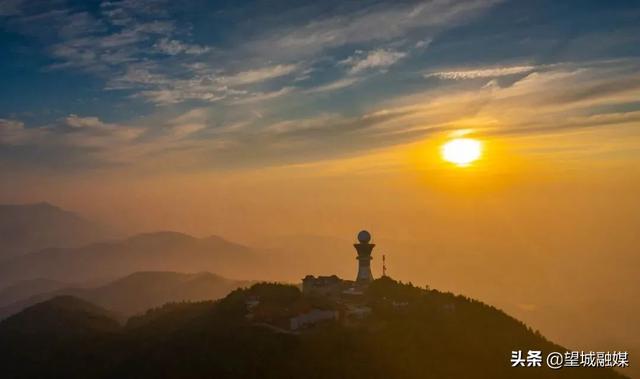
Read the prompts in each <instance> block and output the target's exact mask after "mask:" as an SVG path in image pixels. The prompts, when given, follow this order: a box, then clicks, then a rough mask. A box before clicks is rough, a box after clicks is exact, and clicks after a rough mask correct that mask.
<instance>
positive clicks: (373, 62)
mask: <svg viewBox="0 0 640 379" xmlns="http://www.w3.org/2000/svg"><path fill="white" fill-rule="evenodd" d="M406 56H407V53H403V52H400V51H393V50H385V49H376V50H372V51H369V52H367V53H364V52H363V51H361V50H358V51H356V53H355V54H354V55H352V56H350V57H349V58H347V59H345V60H342V61H340V64H342V65H346V66H349V67H350V69H349V72H350V73H352V74H357V73H359V72H361V71H365V70H369V69H385V68H388V67H389V66H391V65H393V64H395V63H396V62H398V61H399V60H400V59H402V58H404V57H406Z"/></svg>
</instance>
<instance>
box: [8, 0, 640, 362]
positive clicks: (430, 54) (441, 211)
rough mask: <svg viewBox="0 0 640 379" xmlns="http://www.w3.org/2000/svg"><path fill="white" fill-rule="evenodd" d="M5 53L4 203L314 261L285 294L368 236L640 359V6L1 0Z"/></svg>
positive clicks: (555, 327) (432, 278)
mask: <svg viewBox="0 0 640 379" xmlns="http://www.w3.org/2000/svg"><path fill="white" fill-rule="evenodd" d="M0 46H1V48H0V83H1V85H0V180H1V184H0V202H2V203H27V202H39V201H48V202H51V203H54V204H57V205H60V206H62V207H64V208H66V209H69V210H73V211H77V212H79V213H81V214H82V215H84V216H86V217H87V218H90V219H93V220H98V221H100V222H103V223H106V224H109V225H112V226H115V227H117V228H120V229H122V230H124V231H125V232H126V233H129V234H131V233H134V232H138V231H151V230H177V231H181V232H185V233H190V234H193V235H196V236H206V235H210V234H217V235H221V236H224V237H226V238H229V239H232V240H234V241H238V242H242V243H248V244H251V245H253V246H271V245H274V246H275V245H280V247H281V246H285V247H286V246H289V247H291V246H296V248H301V249H310V251H309V255H308V256H307V258H308V261H307V262H306V263H307V266H304V263H305V262H302V263H299V265H298V266H296V265H295V264H294V263H292V266H291V267H284V268H283V270H285V271H286V273H287V274H286V275H287V279H288V280H293V279H292V278H297V277H301V276H300V275H303V274H305V272H299V271H296V270H298V268H300V267H302V266H304V269H305V270H307V269H308V265H309V264H311V262H312V263H313V264H317V265H320V266H318V267H322V269H324V270H335V272H339V273H340V274H341V275H348V273H350V272H351V270H352V268H353V267H352V266H344V267H342V266H340V267H333V266H332V267H329V266H328V265H327V264H326V263H327V262H331V264H334V265H338V264H339V263H338V262H342V261H341V259H342V258H340V257H341V256H340V257H339V255H340V254H351V250H350V249H351V246H350V243H351V240H352V239H353V236H355V234H356V232H357V231H358V230H360V229H362V228H367V229H369V230H370V231H371V232H372V234H373V238H374V242H376V243H377V244H378V247H379V248H380V249H384V251H386V253H387V258H388V264H387V265H388V267H389V269H390V271H391V273H392V275H395V276H397V277H399V278H400V279H405V280H412V281H414V282H415V283H419V284H422V283H429V284H430V285H432V286H434V287H436V288H442V289H450V290H453V291H455V292H460V293H465V294H468V295H472V296H474V297H476V298H479V299H482V300H486V301H488V302H489V303H491V304H496V305H498V306H500V307H502V308H504V309H507V310H508V311H509V312H510V313H511V314H514V315H516V316H517V317H518V318H520V319H523V320H525V321H526V322H528V323H529V324H530V325H533V326H534V327H540V328H542V330H543V331H546V334H545V335H549V336H551V337H552V338H554V339H555V338H557V339H558V340H559V341H560V342H562V343H566V344H568V345H569V346H575V347H576V348H586V347H591V348H593V349H596V350H603V349H607V348H610V349H617V350H620V349H623V348H628V349H635V350H634V351H637V352H639V353H640V340H638V338H637V337H633V336H640V331H638V330H637V322H636V321H637V319H638V318H639V317H640V312H639V310H640V303H639V302H638V301H636V300H630V299H635V298H637V291H638V290H640V282H639V281H638V275H637V267H638V264H640V261H639V259H640V257H638V253H637V252H638V247H637V246H638V244H639V243H640V240H639V237H638V233H637V230H638V229H639V228H640V197H639V196H638V193H640V3H638V2H637V1H617V0H609V1H586V0H585V1H557V0H553V1H551V0H536V1H515V0H510V1H509V0H503V1H500V0H469V1H453V0H435V1H386V2H385V1H331V0H326V1H313V2H304V1H280V0H269V1H266V0H265V1H199V0H190V1H168V0H167V1H165V0H121V1H111V0H104V1H66V0H50V1H39V0H28V1H27V0H0ZM460 136H465V137H467V138H474V139H476V140H478V141H481V142H482V144H483V154H482V156H481V158H480V159H479V160H478V161H476V162H473V163H472V164H471V165H469V166H467V167H458V166H456V165H452V164H450V163H448V162H445V161H443V160H442V157H441V156H440V151H441V147H442V144H443V143H445V142H446V141H448V140H450V139H452V138H456V137H460ZM305 236H306V237H305ZM310 236H315V237H314V238H320V239H319V240H318V239H313V241H326V240H324V239H323V238H329V241H334V242H335V243H337V244H338V245H336V244H335V243H333V242H332V243H329V244H320V243H318V244H317V246H316V244H315V243H309V242H308V241H311V240H307V239H305V238H307V237H308V238H312V237H310ZM319 236H320V237H319ZM283 241H284V242H283ZM300 241H302V242H301V243H300ZM336 241H337V242H336ZM340 241H341V242H340ZM333 246H345V249H346V250H344V252H343V250H340V248H337V249H335V250H333ZM314 249H315V250H314ZM323 249H325V250H323ZM332 254H333V255H332ZM336 254H337V255H336ZM325 257H327V259H325ZM329 257H333V258H331V259H329ZM351 259H352V257H351V256H349V258H348V261H351ZM323 264H324V266H322V265H323ZM300 265H302V266H300ZM634 268H636V269H634ZM317 271H318V272H315V271H314V273H316V274H320V273H322V274H327V273H331V272H320V271H321V270H320V269H318V270H317ZM378 271H379V270H378V267H377V266H376V263H375V261H374V275H377V274H379V272H378ZM594 309H597V311H594ZM607 310H612V311H613V313H608V312H607ZM558 314H562V315H564V317H562V319H561V320H559V319H558V317H557V315H558ZM612 314H613V315H614V316H613V317H612ZM585 315H588V316H585ZM594 324H595V325H597V326H598V329H594ZM633 328H636V329H633ZM594 330H595V331H594ZM630 331H631V332H630ZM634 338H635V339H634Z"/></svg>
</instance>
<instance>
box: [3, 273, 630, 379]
mask: <svg viewBox="0 0 640 379" xmlns="http://www.w3.org/2000/svg"><path fill="white" fill-rule="evenodd" d="M249 300H252V301H254V303H253V306H252V307H251V308H249V307H248V305H247V304H248V301H249ZM53 301H55V299H54V300H53ZM77 301H79V300H76V302H77ZM256 301H257V304H256V303H255V302H256ZM353 301H356V302H357V303H359V304H360V305H366V306H368V307H369V308H370V309H371V313H370V314H369V315H368V316H366V317H364V318H353V319H349V318H345V317H343V318H342V319H341V320H340V321H328V322H325V323H324V324H319V325H317V326H315V327H312V328H309V329H305V330H304V331H302V332H292V331H289V330H287V329H286V325H287V321H288V320H289V317H291V316H295V315H297V314H299V313H300V312H305V311H308V310H309V309H311V308H323V309H329V310H337V311H339V312H343V311H344V309H343V307H344V304H343V303H340V302H336V301H333V300H331V299H329V298H321V297H308V296H305V295H303V294H302V293H301V292H300V291H299V289H298V288H297V287H295V286H290V285H282V284H268V283H260V284H256V285H254V286H252V287H251V288H248V289H242V290H236V291H234V292H232V293H231V294H229V295H228V296H226V297H225V298H224V299H221V300H219V301H215V302H214V301H206V302H197V303H176V304H168V305H165V306H163V307H161V308H157V309H153V310H150V311H148V312H147V313H146V314H144V315H140V316H136V317H133V318H131V319H130V320H129V321H128V322H127V323H126V325H124V326H122V327H116V325H117V324H115V321H113V320H111V321H106V320H105V319H104V317H105V316H104V313H101V312H86V313H85V314H84V315H83V316H79V315H78V313H72V314H73V315H74V317H75V318H74V317H71V316H69V314H70V312H69V310H68V309H62V310H60V311H59V312H60V313H61V315H60V316H55V315H54V314H52V313H55V309H53V310H52V307H50V306H47V307H44V309H42V308H43V307H41V306H40V305H36V306H33V307H31V308H29V309H27V310H25V311H23V312H21V313H19V314H18V315H15V316H13V317H11V318H10V319H7V320H5V321H3V322H0V338H3V339H2V340H3V342H5V341H10V343H3V344H0V367H1V369H0V370H2V373H3V374H4V375H3V377H5V378H18V377H38V378H53V377H64V378H86V377H91V378H157V377H163V378H300V377H305V378H400V379H404V378H427V377H428V378H432V379H440V378H442V379H444V378H447V379H458V378H459V379H463V378H464V379H467V378H487V379H489V378H491V379H517V378H531V379H533V378H536V379H546V378H566V379H573V378H575V379H621V378H624V376H622V375H620V374H618V373H616V372H615V371H613V370H611V369H605V368H566V369H561V370H550V369H548V368H546V367H517V368H512V367H511V364H510V359H511V351H513V350H521V349H525V350H527V349H530V350H540V351H542V352H544V353H548V352H553V351H565V349H564V348H563V347H561V346H558V345H556V344H554V343H552V342H550V341H548V340H546V339H545V338H544V337H543V336H542V335H541V334H540V333H538V332H536V331H533V330H531V329H530V328H528V327H527V326H526V325H524V324H523V323H521V322H519V321H518V320H516V319H514V318H512V317H510V316H508V315H507V314H505V313H504V312H502V311H500V310H498V309H496V308H494V307H491V306H488V305H486V304H483V303H481V302H478V301H475V300H471V299H468V298H465V297H462V296H455V295H453V294H450V293H442V292H439V291H435V290H424V289H420V288H417V287H413V286H411V285H406V284H401V283H398V282H395V281H393V280H391V279H389V278H381V279H378V280H376V281H375V282H374V283H372V285H371V286H370V287H369V289H368V290H367V291H366V293H365V294H364V295H363V296H361V298H358V299H356V300H353ZM45 304H46V303H45ZM83 307H86V306H82V307H80V306H78V307H73V308H83ZM33 313H36V315H33ZM38 313H41V314H43V316H42V318H44V319H45V320H47V319H50V318H57V319H60V318H62V319H64V320H67V321H68V320H71V319H74V320H75V321H74V323H78V325H81V326H82V327H81V329H82V330H85V331H89V332H90V336H89V337H90V338H87V333H85V334H78V333H76V332H75V331H74V328H73V327H70V326H71V325H69V324H68V323H65V324H64V325H65V326H68V327H66V328H58V326H57V325H55V324H51V323H42V322H41V318H39V317H36V316H38ZM27 316H28V317H27ZM93 318H97V319H99V320H102V321H103V322H104V324H101V326H99V327H93V323H92V322H91V321H90V320H92V319H93ZM16 320H17V321H16ZM18 321H19V322H18ZM87 325H91V326H92V327H87ZM32 331H34V332H32ZM53 332H55V333H57V334H58V335H59V338H58V339H56V340H52V341H51V342H50V343H43V341H45V339H44V336H48V335H51V334H52V333H53ZM15 336H19V338H16V337H15ZM60 341H63V342H60Z"/></svg>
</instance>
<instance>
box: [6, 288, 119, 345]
mask: <svg viewBox="0 0 640 379" xmlns="http://www.w3.org/2000/svg"><path fill="white" fill-rule="evenodd" d="M119 327H120V325H119V324H118V322H117V321H116V320H115V319H114V315H113V314H112V313H110V312H109V311H107V310H105V309H103V308H100V307H98V306H96V305H93V304H92V303H89V302H87V301H84V300H81V299H78V298H76V297H73V296H57V297H55V298H53V299H50V300H47V301H45V302H42V303H38V304H35V305H33V306H31V307H29V308H27V309H25V310H23V311H22V312H20V313H19V314H17V315H14V316H12V317H9V318H7V319H6V320H4V321H2V328H0V334H2V333H17V334H33V335H46V336H51V337H53V336H61V337H67V336H73V335H79V334H86V333H94V332H114V331H117V330H118V329H119Z"/></svg>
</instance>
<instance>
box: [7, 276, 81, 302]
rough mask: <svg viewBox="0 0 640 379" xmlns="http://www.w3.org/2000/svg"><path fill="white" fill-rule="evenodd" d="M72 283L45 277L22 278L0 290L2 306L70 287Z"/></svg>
mask: <svg viewBox="0 0 640 379" xmlns="http://www.w3.org/2000/svg"><path fill="white" fill-rule="evenodd" d="M69 286H70V283H67V282H61V281H59V280H51V279H45V278H38V279H28V280H20V281H18V282H16V283H14V284H12V285H10V286H8V287H5V288H3V289H2V290H0V308H2V307H4V306H7V305H9V304H12V303H15V302H17V301H22V300H25V299H28V298H30V297H32V296H36V295H40V294H43V293H50V292H54V291H57V290H59V289H62V288H66V287H69Z"/></svg>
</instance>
